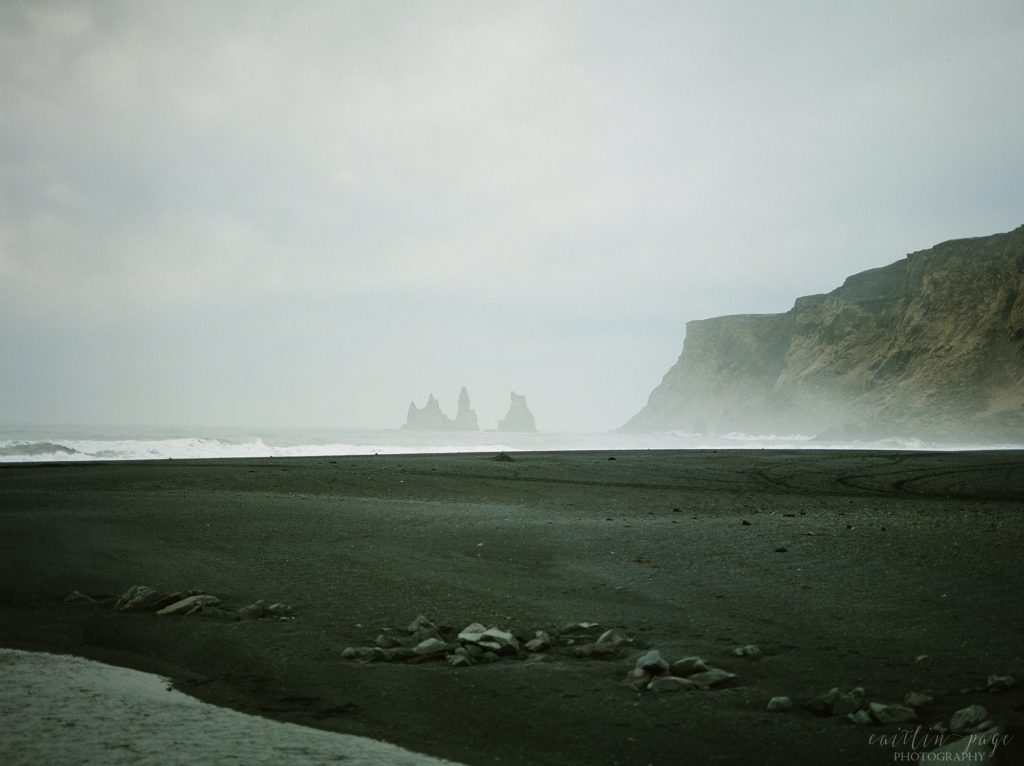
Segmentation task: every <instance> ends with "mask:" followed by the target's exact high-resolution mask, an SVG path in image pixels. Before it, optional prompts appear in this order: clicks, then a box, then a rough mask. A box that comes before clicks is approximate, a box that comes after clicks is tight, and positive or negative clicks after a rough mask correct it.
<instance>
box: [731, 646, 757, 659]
mask: <svg viewBox="0 0 1024 766" xmlns="http://www.w3.org/2000/svg"><path fill="white" fill-rule="evenodd" d="M732 653H733V654H735V655H736V656H737V657H760V656H761V648H760V647H759V646H757V644H747V645H746V646H737V647H736V648H735V649H733V650H732Z"/></svg>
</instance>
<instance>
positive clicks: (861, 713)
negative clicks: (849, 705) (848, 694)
mask: <svg viewBox="0 0 1024 766" xmlns="http://www.w3.org/2000/svg"><path fill="white" fill-rule="evenodd" d="M846 717H847V718H848V719H849V721H850V723H855V724H857V725H858V726H870V725H871V724H873V723H874V722H875V721H874V719H872V718H871V715H870V714H869V713H868V711H867V710H856V711H854V712H853V713H850V714H849V715H847V716H846Z"/></svg>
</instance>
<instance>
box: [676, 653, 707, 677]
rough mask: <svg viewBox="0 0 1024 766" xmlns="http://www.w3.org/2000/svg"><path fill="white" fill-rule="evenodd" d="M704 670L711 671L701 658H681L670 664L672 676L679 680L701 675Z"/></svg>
mask: <svg viewBox="0 0 1024 766" xmlns="http://www.w3.org/2000/svg"><path fill="white" fill-rule="evenodd" d="M706 670H711V666H710V665H708V664H707V663H706V662H705V661H704V659H703V658H701V657H683V658H682V659H681V660H676V661H675V662H673V663H672V675H674V676H679V677H680V678H687V677H688V676H692V675H693V674H694V673H703V672H704V671H706Z"/></svg>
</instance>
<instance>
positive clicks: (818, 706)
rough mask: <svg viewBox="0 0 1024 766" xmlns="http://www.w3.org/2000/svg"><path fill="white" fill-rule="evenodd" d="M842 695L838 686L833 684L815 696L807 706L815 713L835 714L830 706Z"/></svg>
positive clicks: (821, 714) (823, 714)
mask: <svg viewBox="0 0 1024 766" xmlns="http://www.w3.org/2000/svg"><path fill="white" fill-rule="evenodd" d="M841 696H842V695H841V694H840V693H839V688H838V687H835V686H833V687H832V688H831V689H829V690H828V691H827V692H825V693H824V694H822V695H819V696H818V697H815V698H814V699H812V700H811V701H810V702H808V703H807V708H808V710H810V711H811V712H812V713H814V714H815V715H820V716H830V715H835V713H834V711H833V710H832V706H833V705H834V704H835V703H836V700H838V699H839V698H840V697H841Z"/></svg>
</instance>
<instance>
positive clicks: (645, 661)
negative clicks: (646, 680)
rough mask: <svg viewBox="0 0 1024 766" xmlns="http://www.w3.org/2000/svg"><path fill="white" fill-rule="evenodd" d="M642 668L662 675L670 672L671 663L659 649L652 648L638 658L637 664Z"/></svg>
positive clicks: (652, 673) (653, 673)
mask: <svg viewBox="0 0 1024 766" xmlns="http://www.w3.org/2000/svg"><path fill="white" fill-rule="evenodd" d="M635 667H637V668H639V669H640V670H646V671H647V672H648V673H650V674H651V675H652V676H657V675H662V674H663V673H668V670H669V664H668V662H666V661H665V658H664V657H662V656H661V652H659V651H658V650H657V649H651V650H650V651H649V652H645V653H644V654H641V655H640V656H639V657H637V658H636V666H635Z"/></svg>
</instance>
